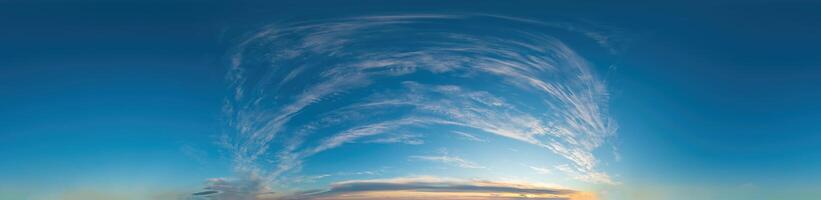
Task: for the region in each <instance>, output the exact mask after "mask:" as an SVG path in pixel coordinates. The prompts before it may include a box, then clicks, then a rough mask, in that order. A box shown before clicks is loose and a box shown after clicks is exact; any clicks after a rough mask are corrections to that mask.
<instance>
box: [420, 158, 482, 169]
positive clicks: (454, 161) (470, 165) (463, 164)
mask: <svg viewBox="0 0 821 200" xmlns="http://www.w3.org/2000/svg"><path fill="white" fill-rule="evenodd" d="M410 158H411V159H416V160H425V161H433V162H441V163H444V164H447V165H452V166H456V167H460V168H467V169H484V168H485V167H482V166H479V165H478V164H476V163H474V162H470V161H467V160H465V159H462V158H460V157H456V156H448V155H441V156H411V157H410Z"/></svg>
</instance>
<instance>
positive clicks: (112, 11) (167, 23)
mask: <svg viewBox="0 0 821 200" xmlns="http://www.w3.org/2000/svg"><path fill="white" fill-rule="evenodd" d="M514 2H515V3H510V2H504V3H502V2H496V3H494V2H472V1H471V2H469V1H448V2H444V1H423V2H418V1H413V2H412V1H397V2H391V3H385V2H382V1H366V2H359V3H356V4H354V3H352V2H343V1H330V2H321V3H318V2H313V1H276V2H268V3H258V2H246V1H242V2H198V3H193V2H174V3H169V2H161V3H148V2H143V3H137V2H128V1H121V2H106V3H100V2H96V3H91V2H87V3H71V2H48V3H47V2H37V3H20V2H3V3H0V27H2V28H1V29H0V30H2V31H0V180H3V181H0V188H4V189H0V194H2V195H0V198H2V197H3V195H8V196H11V197H16V196H15V195H23V196H25V195H27V194H28V193H32V192H35V191H34V189H32V188H47V189H46V190H61V189H64V188H70V187H80V186H82V185H83V184H90V183H89V182H104V183H108V184H110V185H118V184H119V185H127V184H132V185H154V186H149V187H147V188H149V189H146V190H150V189H151V188H153V187H156V188H163V187H166V186H167V187H178V188H184V189H189V188H190V187H199V185H198V184H200V183H201V182H202V181H203V180H205V179H207V178H212V177H224V176H230V175H231V170H230V166H229V165H230V164H231V163H230V158H229V156H226V154H227V153H225V152H224V151H223V150H221V149H220V148H218V147H217V145H216V144H215V143H216V140H217V137H218V135H219V134H222V133H224V132H225V131H226V130H225V129H226V128H225V126H224V122H223V120H224V118H223V115H222V113H221V110H220V108H221V107H222V105H223V98H224V97H225V96H226V89H225V88H226V83H225V79H224V78H225V73H226V72H227V67H226V66H227V65H228V63H229V62H228V55H229V53H230V48H232V47H233V46H234V45H236V44H237V43H238V42H239V41H240V39H241V38H243V37H244V36H245V35H244V34H247V33H249V32H251V31H254V30H256V29H258V28H259V27H261V26H264V25H267V24H271V23H277V22H284V21H292V20H310V19H325V18H333V17H335V16H358V15H368V14H397V13H446V12H460V13H487V14H498V15H507V16H515V17H522V18H529V19H536V20H571V21H583V22H588V23H591V24H596V25H598V26H600V27H602V28H601V29H602V30H603V31H606V32H607V33H608V34H610V36H611V39H612V42H613V43H612V44H613V46H614V52H613V53H612V54H607V53H601V52H599V53H592V54H587V55H585V57H586V58H587V59H588V60H592V61H594V62H597V63H610V64H612V65H613V67H612V68H609V69H608V67H606V66H605V67H602V69H604V70H603V71H606V72H607V73H602V74H607V76H606V77H605V79H606V80H607V82H608V87H609V89H610V91H611V102H610V109H611V113H612V115H613V116H612V117H613V118H615V119H616V120H617V121H618V123H619V130H618V137H616V139H615V143H616V145H617V146H618V148H619V151H620V153H621V154H622V158H623V160H622V161H621V162H620V163H621V164H620V166H616V167H614V168H615V169H614V170H619V171H621V177H622V178H623V182H624V185H625V187H635V188H642V187H648V185H656V186H658V185H661V186H658V187H665V188H655V189H657V190H659V191H662V192H667V193H671V194H681V193H682V192H685V191H691V190H698V189H692V188H699V187H700V188H703V189H704V190H708V191H707V192H705V193H722V192H726V191H727V190H730V189H726V190H725V188H735V187H746V186H750V187H751V188H753V189H752V191H748V192H747V193H751V194H754V197H749V196H745V194H729V195H728V196H721V195H719V194H716V195H713V196H709V195H708V196H707V197H708V198H713V199H731V198H754V199H755V198H763V199H772V198H775V197H776V196H779V195H783V194H791V193H792V194H794V195H796V196H795V197H793V198H795V199H801V198H804V199H810V197H809V195H818V193H817V192H816V193H812V190H818V189H819V188H818V185H819V181H818V180H821V173H819V172H818V171H819V170H818V169H821V142H819V141H821V123H818V122H819V121H821V103H819V102H821V91H819V89H818V88H819V85H821V56H819V52H821V48H819V47H821V38H819V37H818V35H821V14H819V12H818V11H819V10H821V3H818V2H812V1H778V2H776V1H722V2H690V1H682V2H672V3H671V2H665V3H632V4H631V3H623V2H620V3H592V2H584V3H580V2H571V1H542V2H536V1H514ZM92 185H93V184H92ZM668 186H669V187H668ZM111 187H112V188H117V186H111ZM714 187H722V189H715V188H714ZM6 188H11V189H6ZM7 190H8V191H7ZM112 190H115V189H112ZM635 190H640V189H635ZM699 191H701V190H699ZM52 192H53V191H52ZM3 193H6V194H3ZM728 193H729V192H728ZM742 193H745V192H742ZM746 195H750V194H746ZM671 199H673V198H671Z"/></svg>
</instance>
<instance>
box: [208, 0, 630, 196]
mask: <svg viewBox="0 0 821 200" xmlns="http://www.w3.org/2000/svg"><path fill="white" fill-rule="evenodd" d="M487 23H495V24H497V25H499V24H504V25H505V26H502V27H503V28H502V29H498V27H497V28H494V29H488V28H487V27H486V26H485V25H486V24H487ZM511 24H512V25H511ZM534 26H538V27H542V28H544V27H545V26H547V27H548V28H554V29H556V28H558V29H561V28H562V26H560V25H556V24H550V23H537V22H533V21H529V20H523V19H517V18H510V17H500V16H488V15H394V16H369V17H352V18H345V19H339V20H327V21H308V22H295V23H286V24H274V25H271V26H268V27H266V28H264V29H262V30H260V31H258V32H256V33H254V34H252V35H250V36H249V37H248V38H247V39H245V40H243V41H242V42H240V44H239V45H238V46H237V47H236V49H235V50H234V53H233V54H232V56H231V63H230V70H229V74H228V78H227V79H228V81H229V84H230V89H231V94H232V95H231V96H230V97H229V98H226V103H225V106H224V112H225V113H226V116H227V119H228V121H229V125H230V126H231V127H232V128H233V130H235V131H234V132H232V133H230V134H226V135H225V136H224V137H223V139H222V143H223V144H224V146H225V147H227V148H228V149H229V150H230V151H231V153H232V156H233V159H234V165H235V169H236V171H238V172H240V174H242V175H241V176H244V177H246V179H251V180H254V181H261V182H263V184H262V185H265V186H273V187H278V188H279V187H283V188H284V186H287V185H289V184H291V183H292V180H295V178H294V177H297V176H300V171H301V169H303V168H304V167H305V166H306V160H308V159H311V158H313V157H315V156H316V155H318V154H322V153H324V152H328V151H332V150H335V149H338V148H342V147H345V146H346V145H350V144H354V143H362V144H383V145H384V144H397V145H399V144H404V145H414V146H419V147H418V148H427V147H426V144H428V143H427V142H422V141H427V138H428V137H432V136H431V135H430V134H434V133H436V132H442V131H441V130H450V131H448V132H450V133H449V134H452V133H453V132H457V133H463V134H460V135H462V136H465V135H467V136H473V135H472V134H467V133H464V132H463V131H471V132H474V134H475V133H482V134H489V135H494V136H498V137H502V138H507V139H511V140H515V141H518V142H519V143H522V144H528V145H532V146H535V147H539V148H542V149H544V151H543V152H544V153H546V154H552V155H555V156H559V157H561V158H564V159H566V160H567V161H568V162H567V163H566V164H564V165H556V166H557V167H558V168H557V169H559V171H561V172H565V173H567V174H568V176H569V177H571V178H575V179H578V180H580V181H586V182H591V183H599V184H614V183H617V181H615V180H613V179H612V178H611V177H610V176H609V175H608V174H607V173H605V172H602V171H600V170H599V169H598V165H599V162H600V160H599V159H597V158H596V156H595V155H594V153H593V151H594V150H595V149H597V148H598V147H599V146H601V145H603V144H604V143H605V142H606V141H607V139H608V138H609V137H612V136H613V135H614V133H615V130H616V124H615V122H614V120H612V119H611V118H610V117H609V116H608V114H607V101H608V92H607V89H606V86H605V83H604V82H603V81H602V80H600V79H599V78H598V76H597V74H596V73H595V72H594V70H593V68H592V66H591V64H590V62H588V61H586V60H585V59H584V58H582V57H581V56H580V55H579V54H578V53H576V52H575V51H573V50H572V49H571V48H570V47H568V46H567V45H566V44H565V43H564V42H562V41H561V40H559V39H557V38H556V37H553V36H551V35H549V34H547V33H543V32H540V31H535V30H537V29H533V28H532V27H534ZM575 30H576V29H574V31H575ZM598 39H601V38H600V37H599V38H598ZM408 133H410V134H408ZM443 134H444V133H443ZM469 138H471V139H470V140H468V141H474V142H479V141H481V142H486V139H478V137H475V136H473V137H469ZM482 138H486V137H482ZM445 148H447V147H445ZM400 157H410V158H414V159H415V160H428V161H440V162H441V163H445V164H451V165H455V166H461V167H463V168H465V166H467V167H466V168H470V169H484V168H485V167H483V165H482V163H474V162H469V161H466V160H463V159H461V158H459V157H455V156H439V157H436V156H421V155H418V154H417V155H405V156H400ZM454 158H458V159H454ZM347 183H349V185H345V184H342V185H336V187H337V189H339V187H341V186H343V185H344V186H351V187H352V186H362V185H361V184H363V183H359V184H360V185H357V184H353V183H352V182H347ZM350 184H353V185H350ZM381 186H386V185H381ZM283 188H279V189H277V188H270V187H260V189H261V190H273V191H277V190H283ZM432 189H435V188H428V189H426V190H432ZM451 189H452V188H451ZM331 191H333V189H331ZM514 193H515V192H514Z"/></svg>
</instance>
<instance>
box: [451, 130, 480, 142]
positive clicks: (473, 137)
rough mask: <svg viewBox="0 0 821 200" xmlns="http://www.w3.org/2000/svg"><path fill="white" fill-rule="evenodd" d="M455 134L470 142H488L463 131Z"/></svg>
mask: <svg viewBox="0 0 821 200" xmlns="http://www.w3.org/2000/svg"><path fill="white" fill-rule="evenodd" d="M453 133H455V134H457V135H459V136H462V137H463V138H465V139H467V140H470V141H476V142H487V141H486V140H484V139H482V138H479V137H476V136H475V135H473V134H470V133H465V132H462V131H453Z"/></svg>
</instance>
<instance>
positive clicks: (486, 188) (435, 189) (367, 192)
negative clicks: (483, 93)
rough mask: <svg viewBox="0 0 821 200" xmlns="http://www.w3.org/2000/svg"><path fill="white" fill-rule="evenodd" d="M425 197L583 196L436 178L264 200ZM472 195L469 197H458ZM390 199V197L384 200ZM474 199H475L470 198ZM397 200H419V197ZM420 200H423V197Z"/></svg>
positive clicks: (341, 185) (349, 185)
mask: <svg viewBox="0 0 821 200" xmlns="http://www.w3.org/2000/svg"><path fill="white" fill-rule="evenodd" d="M399 192H402V193H416V192H418V193H424V194H427V195H430V196H427V198H436V199H557V200H558V199H571V198H572V196H573V195H576V194H579V193H581V192H579V191H575V190H570V189H564V188H557V187H550V186H543V185H533V184H527V183H513V182H494V181H484V180H462V179H448V178H437V177H406V178H392V179H372V180H351V181H343V182H337V183H333V184H331V186H330V188H329V189H326V190H317V191H308V192H304V193H300V194H294V195H287V196H270V197H267V198H266V197H263V198H262V199H271V200H274V199H277V200H279V199H302V200H311V199H384V198H388V196H390V194H391V193H399ZM460 193H462V194H470V195H459V194H460ZM385 195H387V196H385ZM471 197H472V198H471ZM397 199H420V197H419V196H416V197H414V196H407V197H399V198H397ZM421 199H424V197H422V198H421Z"/></svg>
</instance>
